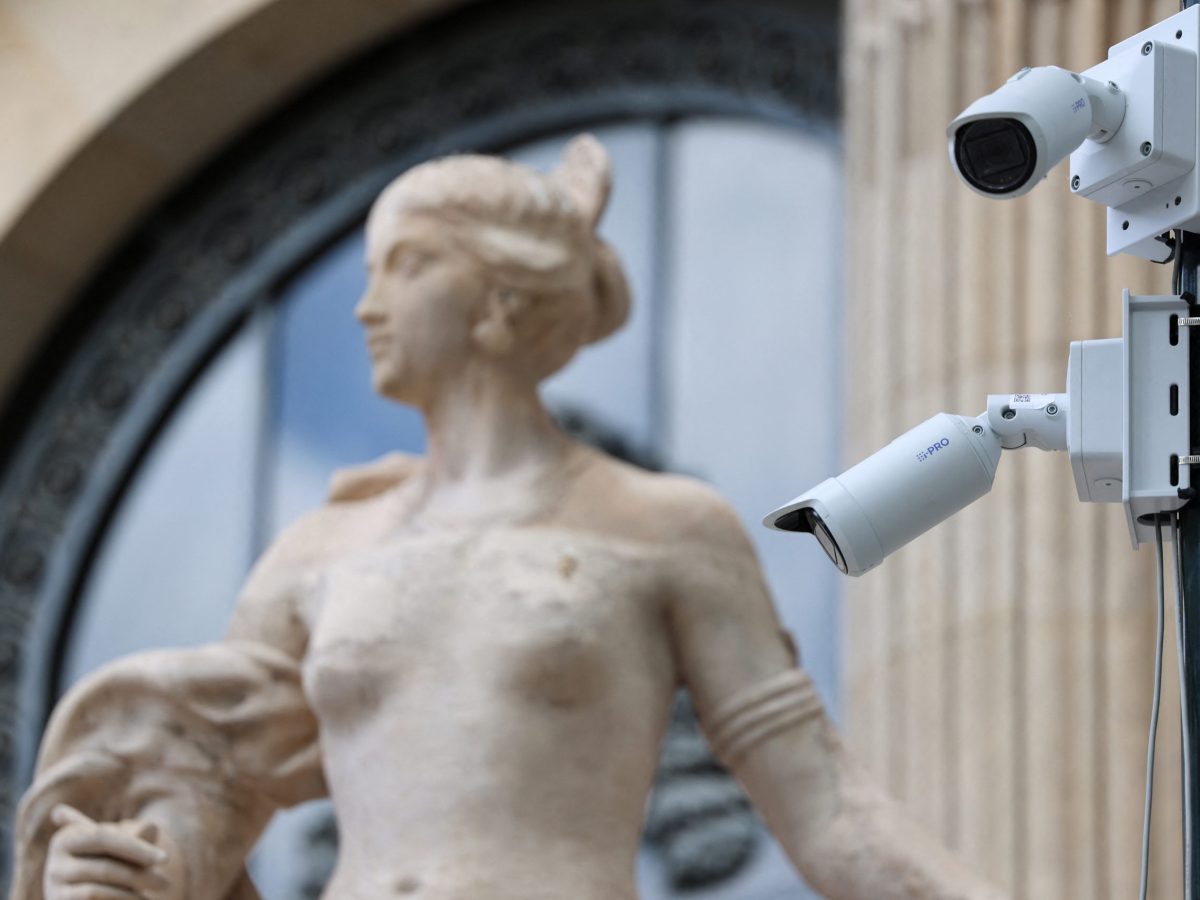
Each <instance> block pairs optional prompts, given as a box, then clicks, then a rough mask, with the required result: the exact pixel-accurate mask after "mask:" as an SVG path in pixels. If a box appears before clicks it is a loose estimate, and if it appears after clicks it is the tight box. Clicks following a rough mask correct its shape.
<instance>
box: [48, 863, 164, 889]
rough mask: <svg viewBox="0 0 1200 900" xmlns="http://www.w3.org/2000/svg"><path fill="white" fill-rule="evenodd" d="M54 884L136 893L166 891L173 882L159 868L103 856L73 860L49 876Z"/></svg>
mask: <svg viewBox="0 0 1200 900" xmlns="http://www.w3.org/2000/svg"><path fill="white" fill-rule="evenodd" d="M47 876H48V878H49V880H50V881H51V883H54V882H58V883H60V884H64V885H98V886H103V887H114V888H124V889H125V890H128V891H134V892H141V893H146V892H155V891H163V890H166V889H167V888H169V887H170V886H171V883H170V881H169V880H168V879H167V878H166V876H164V875H163V874H162V872H160V871H158V870H157V869H156V868H143V867H141V866H135V865H130V864H129V863H125V862H120V861H118V860H115V859H109V858H107V857H103V856H71V857H67V858H66V859H64V860H62V861H61V863H60V864H57V865H55V866H54V869H53V871H49V872H47Z"/></svg>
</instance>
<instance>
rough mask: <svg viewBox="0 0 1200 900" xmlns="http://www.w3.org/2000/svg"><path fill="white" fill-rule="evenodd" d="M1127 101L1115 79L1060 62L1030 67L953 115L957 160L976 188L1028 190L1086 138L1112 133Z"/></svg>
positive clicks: (985, 191)
mask: <svg viewBox="0 0 1200 900" xmlns="http://www.w3.org/2000/svg"><path fill="white" fill-rule="evenodd" d="M1125 106H1126V99H1125V94H1124V92H1122V91H1121V90H1120V88H1118V87H1117V86H1116V84H1115V83H1111V82H1110V83H1106V82H1103V81H1097V80H1096V79H1094V78H1089V77H1086V76H1084V75H1079V74H1077V73H1075V72H1070V71H1068V70H1066V69H1060V68H1059V67H1057V66H1040V67H1038V68H1033V69H1031V68H1025V69H1022V70H1021V71H1019V72H1017V74H1015V75H1014V76H1013V77H1012V78H1010V79H1009V80H1008V81H1007V82H1006V83H1005V84H1004V85H1003V86H1002V87H1001V88H1000V89H999V90H997V91H994V92H992V93H991V94H988V95H987V96H985V97H980V98H979V99H978V100H976V101H975V102H974V103H972V104H971V105H970V106H968V107H967V108H966V109H965V110H963V112H962V113H961V114H960V115H959V116H958V117H957V118H955V119H954V121H953V122H951V123H950V125H949V127H948V128H947V129H946V136H947V137H948V139H949V150H950V161H951V163H952V164H953V165H954V169H955V171H956V172H958V174H959V176H960V177H961V178H962V179H963V181H965V182H966V183H967V185H968V186H969V187H970V188H971V189H972V190H973V191H975V192H976V193H978V194H982V195H984V196H985V197H999V198H1006V199H1007V198H1012V197H1020V196H1021V195H1022V194H1026V193H1028V192H1029V191H1030V190H1032V189H1033V187H1034V185H1036V184H1037V183H1038V182H1039V181H1041V180H1042V179H1043V178H1045V177H1046V174H1047V173H1048V172H1049V171H1050V170H1051V169H1052V168H1054V167H1055V166H1056V165H1058V163H1059V162H1061V161H1062V160H1063V159H1065V158H1066V157H1067V156H1068V155H1069V154H1070V153H1071V152H1073V151H1074V150H1075V149H1076V148H1077V147H1079V145H1080V144H1082V143H1083V142H1084V141H1085V140H1088V139H1089V138H1090V139H1091V140H1092V141H1094V142H1096V143H1103V142H1105V141H1108V140H1111V139H1112V137H1113V136H1114V135H1115V134H1116V133H1117V132H1118V131H1119V130H1120V128H1121V123H1122V122H1123V121H1124V119H1125Z"/></svg>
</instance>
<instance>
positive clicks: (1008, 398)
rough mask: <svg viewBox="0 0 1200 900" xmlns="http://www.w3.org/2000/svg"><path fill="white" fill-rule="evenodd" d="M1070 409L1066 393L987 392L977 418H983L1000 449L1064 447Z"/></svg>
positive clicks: (1054, 448) (1065, 447)
mask: <svg viewBox="0 0 1200 900" xmlns="http://www.w3.org/2000/svg"><path fill="white" fill-rule="evenodd" d="M1070 409H1071V398H1070V395H1069V394H989V395H988V408H987V412H986V413H984V414H983V415H981V416H980V417H979V418H980V420H981V421H982V420H984V419H985V418H986V424H987V427H988V428H990V429H992V431H994V432H995V433H996V435H997V436H998V437H999V438H1000V447H1001V449H1003V450H1019V449H1020V448H1021V447H1037V448H1038V449H1039V450H1066V449H1067V421H1068V419H1069V417H1070Z"/></svg>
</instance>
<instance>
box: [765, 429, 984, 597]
mask: <svg viewBox="0 0 1200 900" xmlns="http://www.w3.org/2000/svg"><path fill="white" fill-rule="evenodd" d="M1000 449H1001V448H1000V436H999V435H997V434H996V433H995V432H994V431H992V430H991V429H990V428H988V427H987V421H986V414H985V415H984V416H981V417H980V418H979V419H970V418H967V417H965V416H954V415H950V414H948V413H939V414H938V415H936V416H934V417H933V418H931V419H929V420H927V421H925V422H922V423H921V424H920V425H918V426H917V427H916V428H913V429H911V430H910V431H907V432H905V433H904V434H902V435H900V437H898V438H896V439H895V440H894V441H892V442H891V443H890V444H888V445H887V446H886V447H884V448H883V449H882V450H880V451H879V452H877V453H875V454H873V455H872V456H869V457H867V458H866V459H864V460H863V461H862V462H860V463H859V464H858V465H856V466H854V467H853V468H851V469H849V470H847V471H846V472H843V473H842V474H841V475H838V476H835V477H833V478H827V479H826V480H825V481H823V482H821V483H820V484H818V485H817V486H816V487H815V488H813V489H812V490H811V491H808V492H807V493H805V494H801V495H800V496H799V497H797V498H796V499H794V500H792V501H791V502H790V503H788V504H785V505H784V506H781V507H780V508H779V509H776V510H775V511H774V512H772V513H770V514H769V515H768V516H767V517H766V518H765V519H764V520H763V524H764V525H766V526H767V527H768V528H773V529H775V530H776V531H793V532H805V533H809V534H812V535H814V536H815V537H816V538H817V540H818V541H819V542H820V544H821V547H822V548H823V549H824V550H825V552H826V554H827V555H828V556H829V558H830V559H831V560H832V561H833V563H834V564H835V565H836V566H837V567H838V568H839V569H841V570H842V572H844V573H846V574H847V575H861V574H863V573H864V572H867V571H869V570H870V569H873V568H874V567H875V566H877V565H879V564H880V563H881V562H883V559H884V557H886V556H887V555H888V554H890V553H892V552H894V551H895V550H898V549H899V548H900V547H903V546H904V545H905V544H907V543H908V542H909V541H911V540H912V539H913V538H915V537H917V536H918V535H921V534H923V533H924V532H925V531H928V530H929V529H930V528H932V527H933V526H934V525H936V524H937V523H939V522H941V521H942V520H943V519H946V518H948V517H949V516H951V515H953V514H954V513H956V512H958V511H959V510H960V509H962V508H963V507H965V506H967V505H968V504H969V503H971V502H973V501H974V500H977V499H978V498H980V497H982V496H983V495H984V494H986V493H987V492H988V491H989V490H991V488H992V481H993V479H994V478H995V476H996V464H997V463H998V462H999V460H1000Z"/></svg>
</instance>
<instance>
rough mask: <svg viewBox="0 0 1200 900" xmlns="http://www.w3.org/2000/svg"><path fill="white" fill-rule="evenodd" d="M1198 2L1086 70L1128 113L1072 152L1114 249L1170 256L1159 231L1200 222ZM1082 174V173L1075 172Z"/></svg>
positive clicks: (1080, 184) (1083, 189)
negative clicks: (1102, 138)
mask: <svg viewBox="0 0 1200 900" xmlns="http://www.w3.org/2000/svg"><path fill="white" fill-rule="evenodd" d="M1198 60H1200V6H1193V7H1189V8H1188V9H1186V10H1184V11H1183V12H1181V13H1178V14H1177V15H1174V16H1171V17H1170V18H1169V19H1164V20H1163V21H1161V22H1159V23H1158V24H1156V25H1153V26H1151V27H1150V28H1147V29H1146V30H1145V31H1143V32H1140V33H1139V34H1136V35H1134V36H1133V37H1131V38H1128V39H1126V40H1124V41H1122V42H1121V43H1119V44H1115V45H1114V46H1112V47H1111V48H1109V51H1108V59H1106V60H1105V61H1104V62H1102V63H1100V64H1099V65H1097V66H1093V67H1092V68H1090V69H1088V70H1087V71H1086V72H1084V73H1082V74H1084V75H1086V76H1088V77H1090V78H1095V79H1096V80H1098V81H1103V82H1112V83H1114V84H1116V85H1117V86H1118V87H1119V88H1120V89H1121V91H1122V92H1123V93H1124V94H1125V96H1126V98H1127V106H1126V115H1125V121H1124V123H1122V125H1121V127H1120V129H1118V130H1117V133H1116V134H1115V135H1113V137H1112V138H1111V139H1110V140H1109V141H1108V142H1106V143H1098V142H1097V141H1092V140H1087V141H1084V142H1083V144H1082V145H1081V146H1080V148H1079V149H1078V150H1076V151H1075V152H1074V153H1072V154H1071V186H1072V190H1073V191H1074V192H1075V193H1076V194H1078V195H1079V196H1082V197H1087V198H1088V199H1089V200H1094V201H1096V202H1098V203H1103V204H1104V205H1105V206H1107V207H1108V208H1109V209H1108V252H1109V254H1110V255H1112V254H1115V253H1131V254H1133V255H1134V256H1140V257H1142V258H1143V259H1150V260H1154V261H1156V262H1163V261H1165V260H1166V259H1167V258H1168V257H1169V255H1170V249H1169V247H1168V245H1167V244H1166V243H1164V242H1163V241H1161V240H1159V236H1160V235H1163V234H1164V233H1167V232H1169V231H1170V230H1171V229H1173V228H1183V229H1186V230H1189V231H1197V230H1200V167H1197V166H1196V149H1197V146H1198V145H1200V130H1198V129H1200V116H1198V115H1197V112H1198V104H1200V99H1198V98H1200V63H1198ZM1076 179H1078V180H1076Z"/></svg>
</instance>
